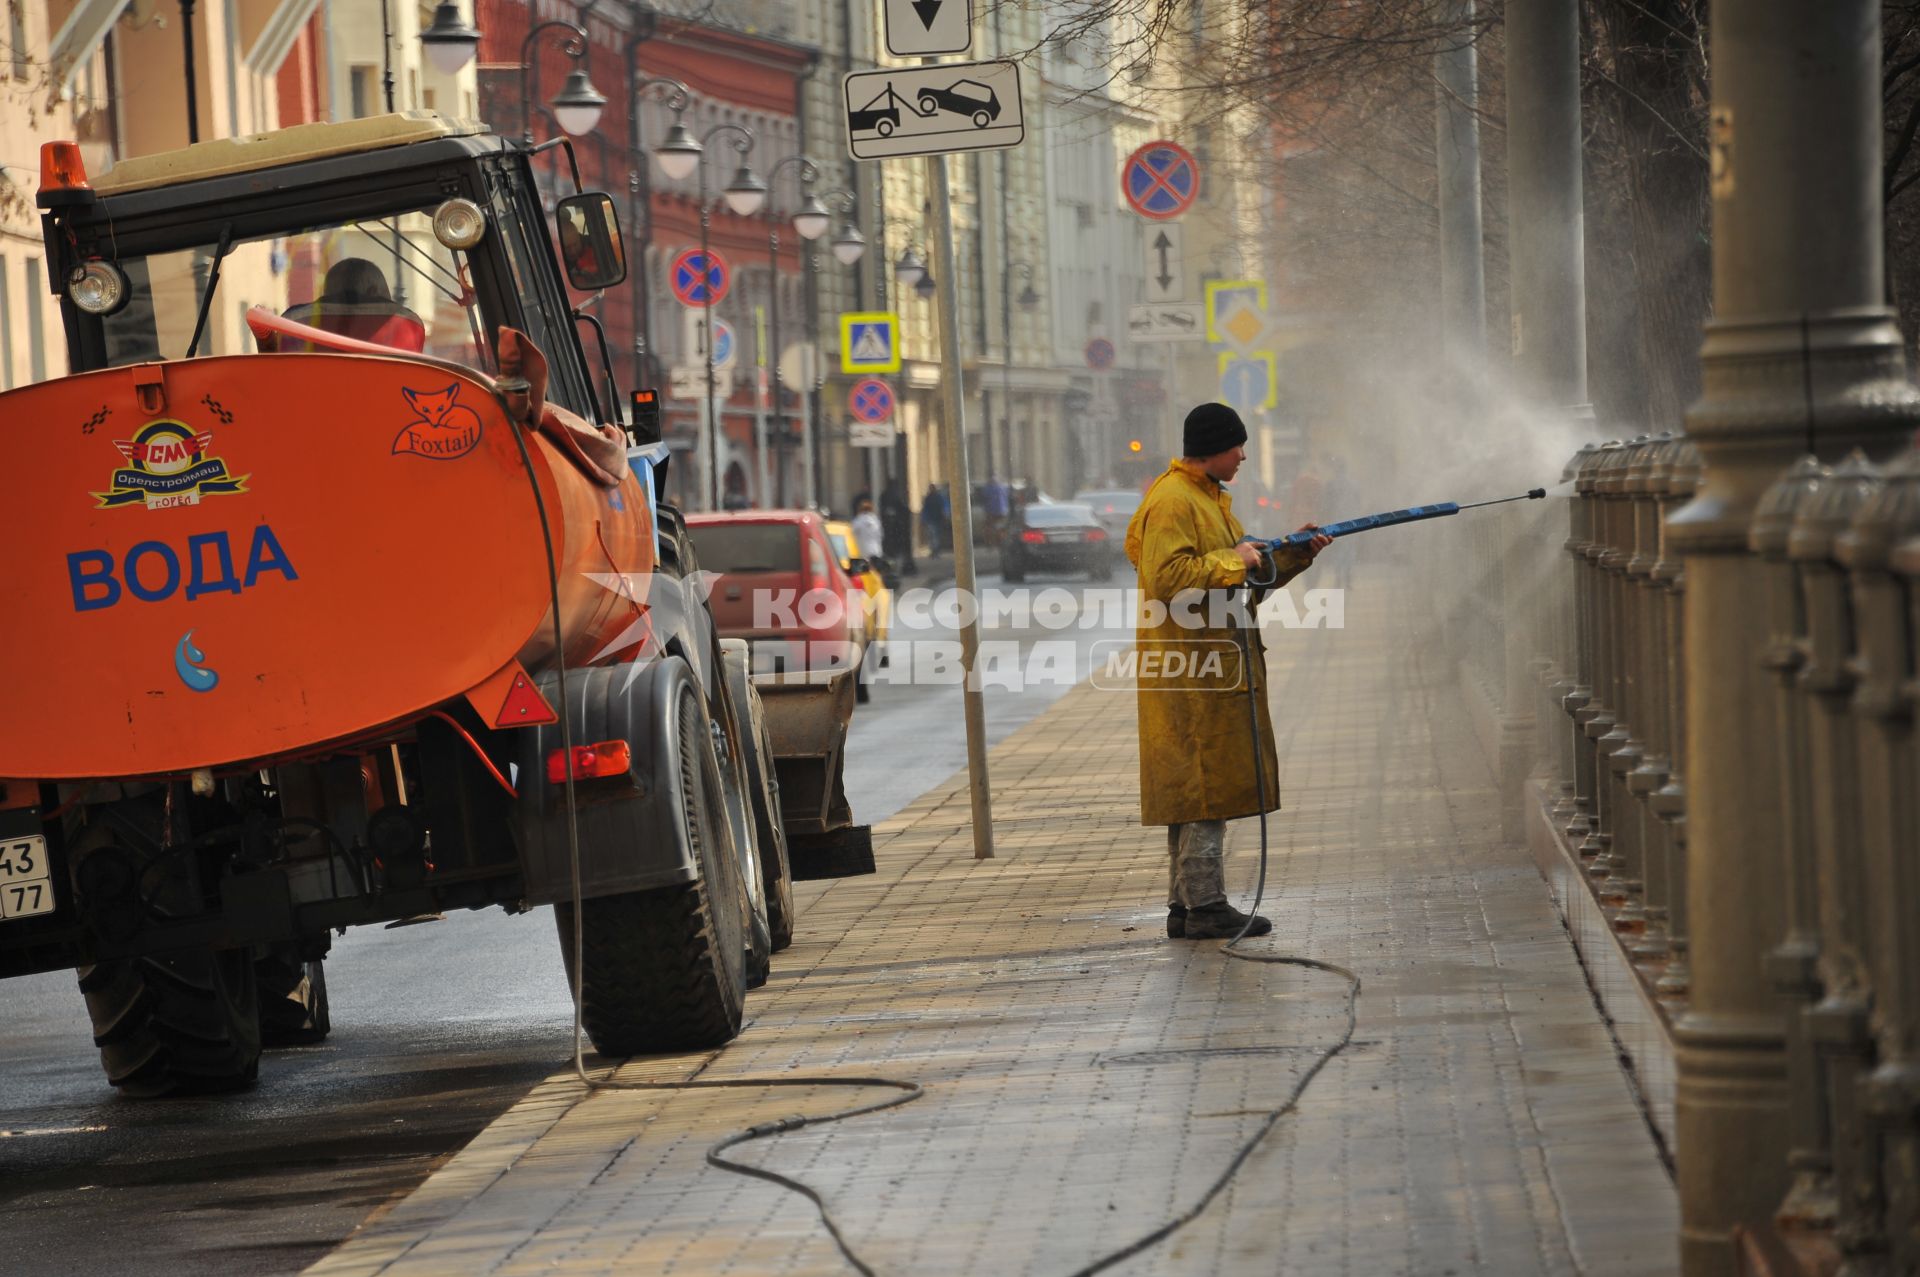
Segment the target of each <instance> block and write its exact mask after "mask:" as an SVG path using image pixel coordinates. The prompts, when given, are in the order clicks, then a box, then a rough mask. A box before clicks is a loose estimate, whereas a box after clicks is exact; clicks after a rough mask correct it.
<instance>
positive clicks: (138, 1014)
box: [79, 949, 260, 1096]
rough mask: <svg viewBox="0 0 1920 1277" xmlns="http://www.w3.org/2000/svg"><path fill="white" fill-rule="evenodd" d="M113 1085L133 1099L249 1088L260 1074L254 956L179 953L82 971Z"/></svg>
mask: <svg viewBox="0 0 1920 1277" xmlns="http://www.w3.org/2000/svg"><path fill="white" fill-rule="evenodd" d="M79 976H80V992H81V993H82V994H84V995H85V996H86V999H87V1014H88V1016H89V1017H91V1018H92V1020H93V1043H94V1045H95V1046H97V1047H99V1048H100V1064H101V1066H102V1067H103V1068H104V1069H105V1070H106V1073H107V1081H108V1082H110V1083H112V1084H113V1085H114V1086H117V1087H119V1088H120V1089H121V1090H122V1091H124V1092H125V1093H126V1094H128V1095H138V1096H157V1095H206V1094H211V1093H215V1092H220V1091H242V1090H245V1089H246V1088H248V1087H250V1086H252V1085H253V1083H254V1079H255V1078H256V1077H257V1076H259V1072H260V1019H259V1007H258V1006H257V1005H256V1002H255V998H256V994H255V991H254V978H253V959H252V958H251V957H249V956H248V955H247V953H246V951H245V950H240V949H229V950H224V951H221V952H217V953H175V954H169V955H168V956H166V957H164V958H134V959H124V960H116V961H113V962H102V963H99V964H98V965H96V966H91V967H81V968H80V971H79Z"/></svg>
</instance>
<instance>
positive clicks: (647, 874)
mask: <svg viewBox="0 0 1920 1277" xmlns="http://www.w3.org/2000/svg"><path fill="white" fill-rule="evenodd" d="M629 679H631V680H632V681H631V684H629V681H628V680H629ZM537 682H538V685H539V689H540V693H541V695H543V696H545V697H546V698H547V702H548V703H549V704H551V705H554V706H556V707H557V706H558V705H559V704H560V680H559V677H558V676H557V675H556V674H553V673H547V674H543V675H541V676H540V677H539V679H538V680H537ZM692 682H693V674H692V672H691V671H690V670H689V669H688V667H687V663H686V662H685V661H683V660H681V659H680V658H678V657H665V658H660V659H655V660H652V661H649V662H648V663H646V664H645V665H644V666H641V667H640V668H638V669H637V670H636V669H635V667H634V666H632V665H603V666H596V667H594V668H592V669H585V670H574V671H572V672H570V673H569V674H568V675H567V686H566V699H567V709H568V715H569V717H570V719H571V721H572V727H573V732H572V735H573V744H574V745H576V746H580V745H591V744H594V743H596V742H599V741H607V740H623V741H626V742H627V744H628V747H629V748H630V749H631V750H632V765H631V767H630V768H629V769H628V770H627V771H626V772H624V773H622V774H620V775H618V776H608V777H596V778H592V779H582V780H576V781H575V783H574V790H575V794H576V798H577V803H578V809H579V817H578V821H579V835H580V895H581V898H582V899H593V898H595V897H598V896H609V895H616V894H620V893H623V892H629V891H645V890H648V889H650V888H654V887H667V886H672V885H675V884H679V883H689V882H694V881H696V880H697V879H698V878H699V876H700V871H699V868H698V865H699V859H698V856H697V855H696V853H695V850H694V848H692V847H690V846H688V845H687V833H686V830H685V827H684V826H683V825H682V824H681V823H680V822H679V821H678V820H677V819H676V817H675V813H674V804H673V803H671V802H661V801H658V798H659V796H661V795H668V794H671V793H672V792H673V788H674V786H676V785H678V784H679V783H680V781H679V776H680V760H679V758H678V757H677V756H676V755H675V750H676V748H677V746H676V745H675V743H674V742H675V741H677V740H678V735H677V727H676V724H675V721H674V719H673V715H674V714H675V713H676V706H677V704H678V700H677V696H676V694H675V693H676V689H677V688H678V686H679V685H680V684H681V683H692ZM695 692H696V694H697V693H698V687H697V686H696V687H695ZM518 734H519V736H520V738H521V744H520V754H519V764H518V777H517V783H516V788H517V789H518V791H519V795H520V797H519V800H518V802H517V803H516V804H515V817H514V833H515V838H516V840H517V841H518V843H519V846H520V862H521V868H522V871H523V873H524V874H525V877H526V901H527V903H528V904H536V905H539V904H554V903H557V902H559V901H564V900H570V899H571V898H572V894H573V888H572V873H571V858H570V855H569V851H568V831H567V791H566V786H565V784H564V783H561V784H554V783H552V782H550V781H549V780H548V772H547V761H548V757H549V756H550V755H551V754H552V753H553V752H554V751H556V750H558V749H560V748H561V744H562V742H561V734H560V727H559V724H557V723H556V724H553V725H551V726H543V727H527V728H522V729H520V731H519V733H518Z"/></svg>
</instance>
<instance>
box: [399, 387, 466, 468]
mask: <svg viewBox="0 0 1920 1277" xmlns="http://www.w3.org/2000/svg"><path fill="white" fill-rule="evenodd" d="M400 393H401V395H403V396H404V397H405V398H406V401H407V410H408V411H409V412H411V413H412V414H413V420H412V421H409V422H408V423H407V424H406V425H405V426H403V427H401V430H400V433H399V435H398V436H396V437H395V439H394V441H393V451H394V453H395V454H396V455H397V454H399V453H402V452H411V453H413V454H414V455H415V456H417V457H425V458H427V459H428V460H429V461H451V460H453V459H454V458H455V457H464V456H466V455H467V454H468V453H469V452H472V451H473V450H474V448H476V447H478V446H479V443H480V414H478V413H476V412H475V411H474V410H473V409H471V408H469V407H467V406H466V405H465V404H463V403H461V402H460V383H459V382H457V381H456V382H454V383H453V384H452V385H450V386H447V387H446V388H444V389H442V390H412V389H409V388H406V387H402V388H401V390H400Z"/></svg>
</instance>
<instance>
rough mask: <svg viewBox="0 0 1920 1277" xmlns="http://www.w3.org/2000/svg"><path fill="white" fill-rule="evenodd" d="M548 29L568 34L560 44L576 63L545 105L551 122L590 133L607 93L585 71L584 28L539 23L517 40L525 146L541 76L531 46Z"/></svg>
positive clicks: (436, 19)
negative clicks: (535, 87) (549, 111)
mask: <svg viewBox="0 0 1920 1277" xmlns="http://www.w3.org/2000/svg"><path fill="white" fill-rule="evenodd" d="M443 7H444V6H443ZM455 16H458V15H457V14H456V15H455ZM439 25H440V17H439V14H437V13H436V14H435V15H434V26H436V27H437V26H439ZM549 31H565V32H566V33H567V36H566V39H565V41H564V42H563V43H562V44H561V46H560V47H561V50H562V51H563V52H565V53H566V55H567V56H568V57H570V58H572V59H573V60H574V64H575V65H574V68H573V70H572V71H570V72H568V73H567V82H566V83H565V84H563V85H561V86H560V92H558V93H556V94H554V95H553V100H552V101H551V102H549V103H548V104H547V105H548V106H550V107H552V108H553V119H554V122H555V123H556V124H558V125H559V126H560V129H561V131H562V132H564V133H566V134H567V135H568V136H569V137H579V136H581V135H582V134H584V133H591V132H593V127H594V125H596V124H598V123H600V113H601V112H602V111H604V110H606V106H607V98H606V95H605V94H604V93H601V92H600V91H599V90H598V89H596V88H594V87H593V80H592V78H591V77H589V76H588V74H587V68H586V65H585V63H586V56H587V32H586V29H585V28H584V27H580V26H576V25H575V24H574V23H571V22H566V21H563V20H561V19H559V18H555V19H553V20H551V21H548V22H542V23H540V24H538V25H537V26H535V27H534V28H533V30H531V31H529V32H527V38H526V39H524V40H522V41H521V42H520V140H521V141H522V142H524V143H525V144H527V145H528V146H531V145H533V115H532V112H531V110H530V109H529V108H530V106H531V104H532V102H533V98H534V86H535V85H536V84H537V83H538V82H539V78H540V63H539V60H538V59H537V58H535V57H534V56H533V46H534V45H535V44H536V43H537V42H538V41H539V39H540V37H541V36H542V35H544V34H546V33H547V32H549ZM421 39H423V40H424V39H426V35H425V34H422V36H421ZM443 42H444V41H443ZM429 47H431V46H429Z"/></svg>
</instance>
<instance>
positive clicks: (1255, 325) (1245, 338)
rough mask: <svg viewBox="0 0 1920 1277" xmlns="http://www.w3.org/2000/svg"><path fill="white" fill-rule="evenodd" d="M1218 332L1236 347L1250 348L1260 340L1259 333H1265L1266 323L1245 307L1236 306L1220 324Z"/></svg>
mask: <svg viewBox="0 0 1920 1277" xmlns="http://www.w3.org/2000/svg"><path fill="white" fill-rule="evenodd" d="M1220 331H1222V332H1224V333H1225V334H1226V335H1227V338H1228V339H1229V340H1230V341H1232V342H1233V344H1234V345H1236V346H1241V347H1246V346H1251V345H1253V343H1254V342H1256V341H1259V340H1260V334H1261V333H1264V332H1266V331H1267V321H1266V320H1264V319H1262V318H1261V317H1260V316H1258V315H1256V314H1254V313H1253V311H1252V310H1250V309H1249V308H1248V307H1246V306H1236V307H1234V310H1233V313H1232V314H1231V315H1228V316H1227V317H1226V319H1225V320H1223V321H1222V322H1221V324H1220Z"/></svg>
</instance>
